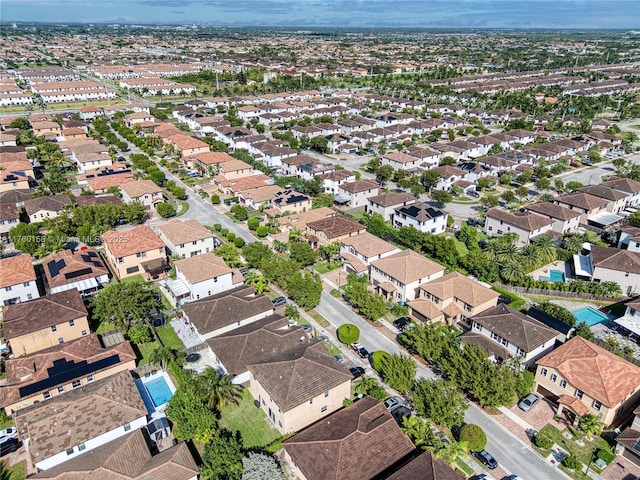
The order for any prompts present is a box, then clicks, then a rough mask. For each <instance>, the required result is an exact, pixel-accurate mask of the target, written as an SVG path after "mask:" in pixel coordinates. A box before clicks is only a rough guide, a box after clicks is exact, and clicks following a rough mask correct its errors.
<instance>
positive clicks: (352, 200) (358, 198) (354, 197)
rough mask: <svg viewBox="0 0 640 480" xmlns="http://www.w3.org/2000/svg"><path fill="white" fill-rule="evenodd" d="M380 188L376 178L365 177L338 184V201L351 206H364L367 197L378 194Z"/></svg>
mask: <svg viewBox="0 0 640 480" xmlns="http://www.w3.org/2000/svg"><path fill="white" fill-rule="evenodd" d="M379 190H380V186H379V185H378V182H376V181H375V180H369V179H364V180H355V181H353V182H348V183H343V184H342V185H338V191H337V192H336V202H337V203H339V204H341V205H346V206H348V207H349V208H358V207H364V206H366V205H367V198H369V197H371V196H373V195H377V194H378V192H379Z"/></svg>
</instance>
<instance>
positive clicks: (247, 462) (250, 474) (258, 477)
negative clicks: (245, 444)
mask: <svg viewBox="0 0 640 480" xmlns="http://www.w3.org/2000/svg"><path fill="white" fill-rule="evenodd" d="M265 479H269V480H284V474H283V473H282V470H281V469H280V466H279V465H278V462H276V460H275V458H273V457H271V456H269V455H264V454H262V453H254V452H250V453H249V455H248V456H246V457H244V458H243V459H242V480H265Z"/></svg>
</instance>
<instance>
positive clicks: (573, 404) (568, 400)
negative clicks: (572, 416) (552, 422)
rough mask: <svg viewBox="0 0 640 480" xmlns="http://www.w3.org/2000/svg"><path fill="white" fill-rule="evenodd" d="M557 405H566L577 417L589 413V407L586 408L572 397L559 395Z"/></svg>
mask: <svg viewBox="0 0 640 480" xmlns="http://www.w3.org/2000/svg"><path fill="white" fill-rule="evenodd" d="M558 403H559V404H560V405H566V406H568V407H570V408H571V410H573V411H574V412H576V413H577V414H578V416H579V417H581V416H583V415H586V414H587V413H589V407H587V406H586V405H585V404H584V402H583V401H582V400H580V399H579V398H578V397H574V396H573V395H566V394H565V395H560V398H558Z"/></svg>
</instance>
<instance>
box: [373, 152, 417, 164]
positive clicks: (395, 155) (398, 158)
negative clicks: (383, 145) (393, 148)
mask: <svg viewBox="0 0 640 480" xmlns="http://www.w3.org/2000/svg"><path fill="white" fill-rule="evenodd" d="M382 158H384V159H385V160H389V161H392V162H397V163H402V164H404V163H412V162H415V161H416V160H417V158H416V157H413V156H411V155H407V154H406V153H402V152H391V153H386V154H384V155H382Z"/></svg>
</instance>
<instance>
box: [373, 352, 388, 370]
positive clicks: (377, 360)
mask: <svg viewBox="0 0 640 480" xmlns="http://www.w3.org/2000/svg"><path fill="white" fill-rule="evenodd" d="M385 358H389V354H388V353H387V352H385V351H384V350H376V351H375V352H373V353H372V354H371V366H372V367H373V369H374V370H375V371H376V372H380V371H381V370H382V367H383V364H384V360H385Z"/></svg>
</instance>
